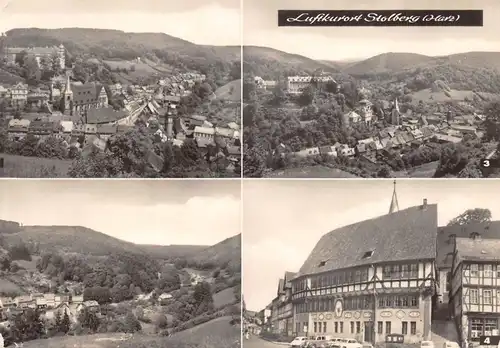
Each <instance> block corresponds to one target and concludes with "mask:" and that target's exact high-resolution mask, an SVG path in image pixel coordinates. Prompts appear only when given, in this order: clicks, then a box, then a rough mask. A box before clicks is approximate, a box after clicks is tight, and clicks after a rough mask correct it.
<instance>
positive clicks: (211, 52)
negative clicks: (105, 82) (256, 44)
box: [0, 28, 241, 82]
mask: <svg viewBox="0 0 500 348" xmlns="http://www.w3.org/2000/svg"><path fill="white" fill-rule="evenodd" d="M6 35H7V36H6V37H5V39H4V40H5V44H6V45H7V46H10V47H33V46H38V47H40V46H41V47H45V46H54V45H60V44H63V45H64V46H65V48H66V50H67V55H68V58H69V59H70V61H72V60H74V58H75V57H78V58H83V59H84V60H85V61H87V62H88V61H89V59H92V61H93V63H94V64H100V65H101V66H102V67H107V66H110V65H112V66H114V68H116V67H118V66H120V68H125V67H130V66H131V65H135V63H134V64H133V63H132V62H131V61H133V60H135V59H136V58H138V57H140V58H141V60H142V63H139V64H138V65H137V66H136V70H135V71H134V72H133V74H132V75H131V76H126V75H124V74H123V73H119V72H113V75H116V76H115V79H117V80H121V81H124V82H126V81H127V80H130V79H134V78H137V77H138V76H136V75H139V77H141V78H144V77H148V75H155V74H158V73H162V72H168V71H171V70H172V69H173V68H177V69H181V70H186V69H192V70H198V71H202V72H203V73H206V72H207V71H208V70H209V69H210V67H212V66H214V65H217V66H218V67H220V69H222V70H224V71H223V74H227V73H228V72H229V70H230V69H231V64H232V62H237V61H239V59H240V52H241V51H240V48H239V47H237V46H224V47H216V46H206V45H197V44H194V43H192V42H189V41H186V40H182V39H180V38H177V37H174V36H170V35H167V34H164V33H128V32H124V31H120V30H110V29H87V28H62V29H39V28H18V29H12V30H9V31H8V32H6ZM120 60H122V61H120ZM159 61H161V62H162V64H159V63H154V64H151V62H159ZM1 77H2V73H1V72H0V78H1ZM10 79H11V80H12V77H11V78H10Z"/></svg>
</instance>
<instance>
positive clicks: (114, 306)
mask: <svg viewBox="0 0 500 348" xmlns="http://www.w3.org/2000/svg"><path fill="white" fill-rule="evenodd" d="M240 195H241V183H240V181H239V180H217V181H215V180H196V181H195V180H187V181H186V180H183V181H177V180H137V181H136V180H0V348H3V347H11V346H12V347H21V346H22V347H25V348H30V347H37V348H49V347H50V348H66V347H81V348H114V347H117V348H118V347H120V348H142V347H150V348H162V347H169V348H170V347H175V348H183V347H186V348H187V347H189V348H196V347H200V348H202V347H203V348H212V347H213V348H215V347H217V348H226V347H227V348H239V347H240V346H241V308H242V306H241V233H240V229H241V218H242V217H241V213H240V212H241V207H240V204H241V197H240Z"/></svg>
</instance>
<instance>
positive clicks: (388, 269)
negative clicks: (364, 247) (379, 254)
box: [383, 266, 392, 279]
mask: <svg viewBox="0 0 500 348" xmlns="http://www.w3.org/2000/svg"><path fill="white" fill-rule="evenodd" d="M391 276H392V272H391V266H384V270H383V278H384V279H391Z"/></svg>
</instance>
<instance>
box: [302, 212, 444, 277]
mask: <svg viewBox="0 0 500 348" xmlns="http://www.w3.org/2000/svg"><path fill="white" fill-rule="evenodd" d="M436 234H437V205H436V204H428V205H427V206H426V207H424V206H423V205H421V206H416V207H411V208H407V209H404V210H400V211H398V212H394V213H392V214H388V215H383V216H380V217H377V218H374V219H370V220H366V221H362V222H358V223H355V224H352V225H349V226H345V227H341V228H338V229H336V230H334V231H331V232H329V233H327V234H325V235H324V236H323V237H322V238H321V239H320V240H319V242H318V243H317V244H316V246H315V247H314V249H313V251H312V252H311V254H310V255H309V257H308V258H307V260H306V262H305V263H304V264H303V265H302V267H301V269H300V271H299V274H298V276H301V275H305V274H312V273H321V272H327V271H332V270H335V269H342V268H349V267H355V266H361V265H365V264H374V263H379V262H386V261H405V260H418V259H434V257H435V256H436ZM372 250H373V255H372V256H371V257H370V258H365V259H364V258H363V256H364V253H365V252H367V251H372Z"/></svg>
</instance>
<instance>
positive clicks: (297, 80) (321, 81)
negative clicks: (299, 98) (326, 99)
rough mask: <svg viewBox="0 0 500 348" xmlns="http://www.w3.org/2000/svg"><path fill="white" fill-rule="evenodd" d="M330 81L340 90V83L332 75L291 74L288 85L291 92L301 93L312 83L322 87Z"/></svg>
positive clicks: (288, 90)
mask: <svg viewBox="0 0 500 348" xmlns="http://www.w3.org/2000/svg"><path fill="white" fill-rule="evenodd" d="M329 83H332V84H334V85H335V86H336V89H337V90H338V84H337V82H336V81H335V80H334V79H333V78H332V77H331V76H314V77H313V76H289V77H288V79H287V86H286V87H287V92H288V93H289V94H300V93H302V91H303V90H304V89H306V88H307V87H309V86H311V85H312V84H315V85H316V86H317V87H318V88H320V89H321V88H324V87H326V85H327V84H329Z"/></svg>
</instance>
